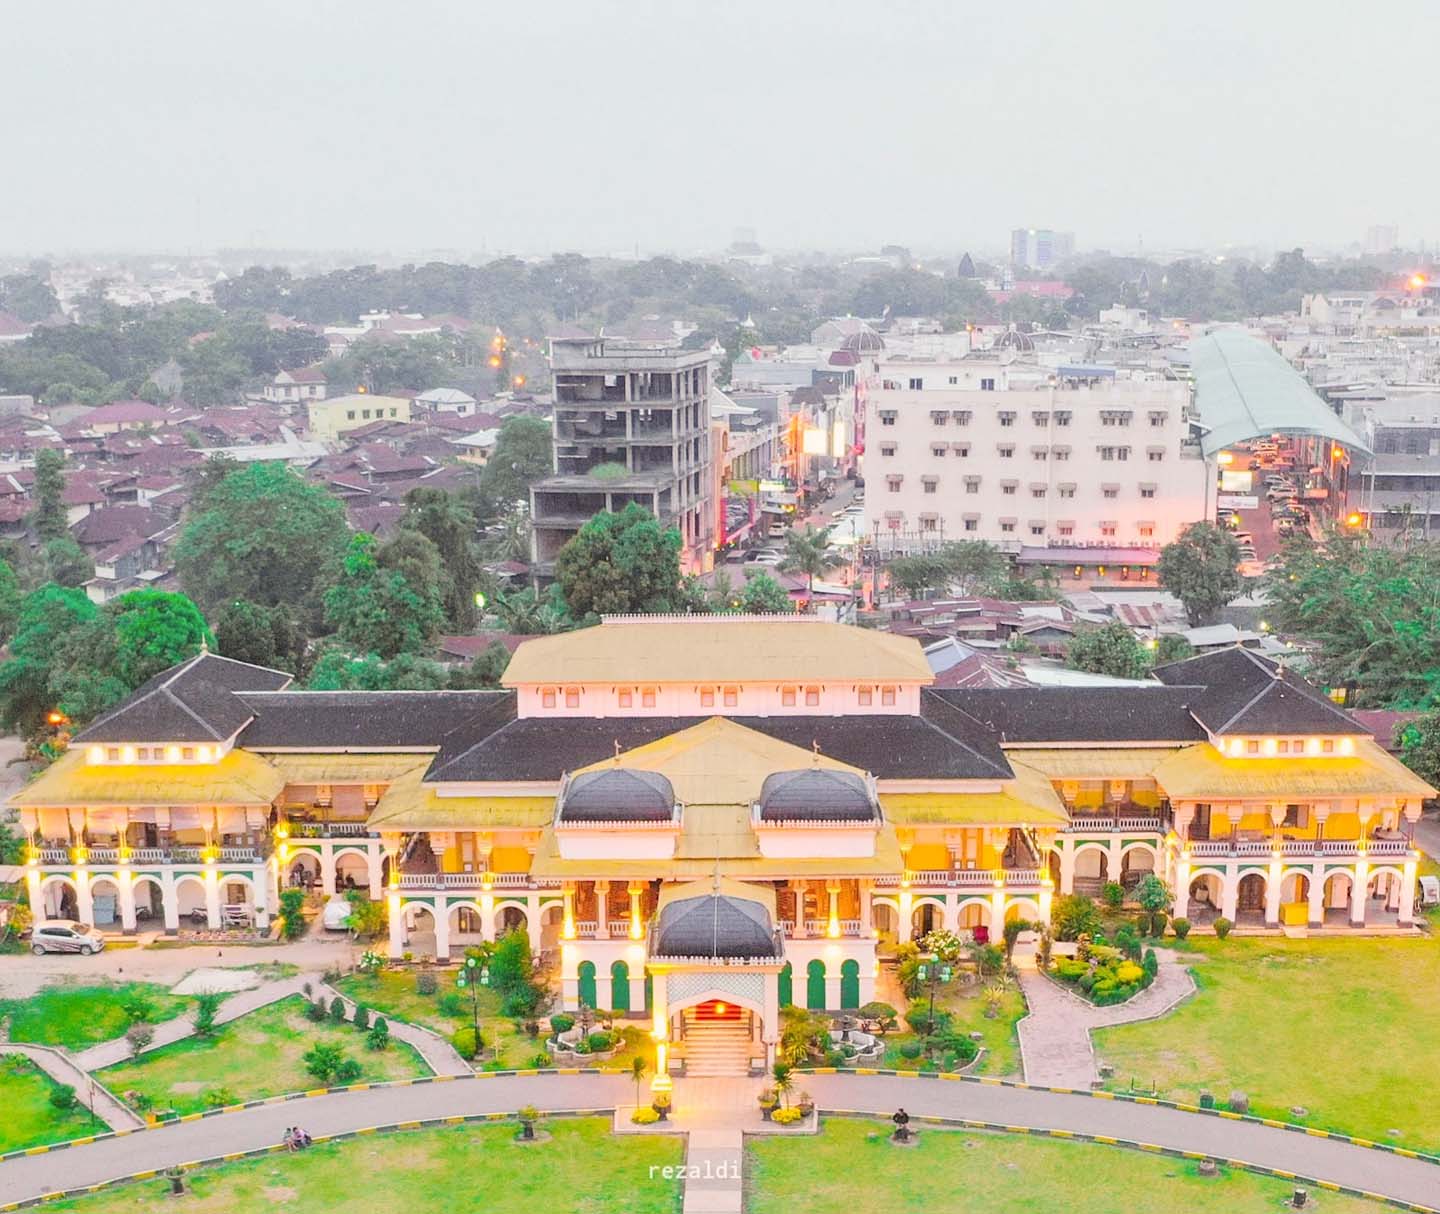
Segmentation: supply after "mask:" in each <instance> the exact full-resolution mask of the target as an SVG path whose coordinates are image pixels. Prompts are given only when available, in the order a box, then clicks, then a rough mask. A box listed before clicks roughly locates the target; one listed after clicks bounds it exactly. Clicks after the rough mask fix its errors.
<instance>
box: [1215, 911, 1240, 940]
mask: <svg viewBox="0 0 1440 1214" xmlns="http://www.w3.org/2000/svg"><path fill="white" fill-rule="evenodd" d="M1213 926H1214V928H1215V935H1216V936H1217V937H1219V938H1220V939H1221V940H1223V939H1225V937H1226V936H1228V935H1229V934H1230V929H1231V928H1232V927H1234V926H1235V925H1234V924H1233V923H1231V922H1230V920H1229V919H1227V918H1225V917H1224V916H1223V915H1222V916H1221V917H1220V918H1218V919H1216V920H1215V922H1214V924H1213Z"/></svg>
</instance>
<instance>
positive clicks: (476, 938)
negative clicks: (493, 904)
mask: <svg viewBox="0 0 1440 1214" xmlns="http://www.w3.org/2000/svg"><path fill="white" fill-rule="evenodd" d="M446 917H447V918H448V920H449V923H450V943H451V945H458V946H460V947H464V946H465V945H467V944H478V943H479V942H480V941H481V940H482V939H483V938H484V931H483V929H482V923H481V920H480V908H479V907H478V906H476V905H475V904H474V903H471V902H460V903H457V904H456V905H455V906H452V907H451V908H450V909H449V910H448V911H447V914H446Z"/></svg>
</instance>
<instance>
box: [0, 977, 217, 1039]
mask: <svg viewBox="0 0 1440 1214" xmlns="http://www.w3.org/2000/svg"><path fill="white" fill-rule="evenodd" d="M137 994H141V995H144V996H145V997H146V998H147V999H148V1000H149V1002H150V1005H151V1008H152V1013H151V1016H150V1019H151V1021H152V1022H153V1023H156V1024H158V1023H160V1022H161V1021H162V1020H169V1019H171V1018H172V1017H175V1016H178V1015H180V1013H181V1012H183V1011H185V1009H186V1008H188V1007H189V1006H190V1000H189V999H188V998H186V997H185V996H182V995H172V994H170V993H169V992H168V990H167V989H166V988H165V987H163V986H156V985H155V984H154V983H150V982H106V983H88V984H86V985H84V986H82V985H80V984H78V983H75V982H64V983H57V984H55V985H52V986H47V987H45V988H43V989H42V990H41V991H40V992H39V994H36V995H32V996H31V997H30V998H28V999H6V1000H0V1019H3V1018H4V1017H5V1016H9V1017H10V1040H11V1041H28V1042H31V1043H32V1044H35V1045H60V1046H65V1047H67V1048H69V1049H72V1050H81V1049H84V1048H85V1047H86V1046H90V1045H94V1044H95V1043H96V1042H100V1041H109V1040H110V1039H111V1038H113V1037H119V1036H120V1035H121V1034H123V1033H124V1032H125V1030H126V1028H128V1027H129V1025H130V1019H129V1017H128V1016H126V1014H125V1012H124V1010H123V1005H124V1004H125V1002H126V1001H127V1000H128V999H131V998H133V997H134V996H135V995H137Z"/></svg>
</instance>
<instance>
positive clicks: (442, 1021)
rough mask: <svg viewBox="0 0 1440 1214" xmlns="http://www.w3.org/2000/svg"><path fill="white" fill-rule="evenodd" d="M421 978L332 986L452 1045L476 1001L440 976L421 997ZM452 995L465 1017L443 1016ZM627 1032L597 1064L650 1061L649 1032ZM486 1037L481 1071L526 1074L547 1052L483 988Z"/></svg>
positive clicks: (383, 975)
mask: <svg viewBox="0 0 1440 1214" xmlns="http://www.w3.org/2000/svg"><path fill="white" fill-rule="evenodd" d="M415 977H416V971H415V970H381V971H378V972H376V973H372V974H350V975H347V976H346V977H344V978H341V979H340V980H339V981H338V982H334V983H331V985H332V986H334V987H335V989H336V990H337V991H339V992H340V993H341V994H343V995H345V996H346V997H347V998H349V999H354V1000H355V1001H356V1002H357V1003H363V1004H364V1005H365V1006H366V1007H368V1008H370V1009H371V1010H372V1011H378V1012H380V1013H381V1014H382V1015H385V1016H393V1017H395V1019H397V1020H407V1021H409V1022H410V1023H411V1024H420V1025H424V1026H425V1027H426V1028H430V1029H434V1030H435V1031H436V1032H437V1033H439V1034H440V1035H441V1036H443V1037H445V1038H446V1039H447V1040H448V1039H449V1037H450V1035H451V1034H452V1033H453V1032H454V1031H455V1030H456V1029H458V1028H461V1027H462V1026H464V1025H468V1024H469V1023H470V1022H471V1019H472V1012H471V1010H470V995H469V993H468V992H462V991H460V990H459V989H458V988H457V987H456V985H455V976H454V973H453V972H446V971H440V970H437V971H435V977H436V980H437V983H438V987H437V990H436V992H435V994H433V995H422V994H420V993H419V992H418V991H417V990H416V989H415ZM446 994H455V995H458V996H459V997H460V1000H461V1005H462V1009H463V1010H462V1011H461V1012H459V1013H458V1014H455V1015H447V1014H445V1013H444V1012H442V1011H441V1010H440V1001H441V999H442V998H443V997H444V996H445V995H446ZM622 1026H623V1032H624V1035H625V1048H624V1049H622V1050H621V1051H620V1052H619V1053H617V1054H616V1055H615V1057H614V1058H613V1059H610V1060H607V1061H601V1062H597V1063H596V1065H597V1066H601V1067H604V1068H606V1069H614V1070H626V1071H628V1070H629V1069H630V1059H631V1058H632V1057H634V1055H635V1052H636V1051H637V1050H639V1051H640V1052H641V1053H642V1054H645V1055H646V1056H647V1057H649V1055H650V1050H649V1047H648V1045H647V1038H646V1031H647V1030H646V1028H645V1027H643V1026H640V1025H635V1024H631V1025H624V1022H622ZM480 1036H481V1037H482V1038H484V1041H485V1053H484V1056H483V1057H482V1058H480V1059H478V1060H477V1064H478V1065H480V1066H490V1067H494V1066H496V1065H498V1066H499V1067H501V1068H503V1069H505V1070H524V1069H526V1068H528V1067H530V1066H531V1064H532V1062H533V1060H534V1059H535V1058H536V1057H537V1056H538V1055H540V1054H543V1053H544V1052H545V1042H544V1040H543V1039H540V1038H531V1037H530V1036H528V1035H527V1034H526V1032H525V1028H524V1022H523V1021H517V1020H514V1019H512V1018H510V1017H508V1016H502V1015H500V1000H499V998H498V997H497V996H496V994H495V992H494V991H490V990H486V989H484V988H483V987H482V988H481V990H480ZM497 1038H498V1040H499V1046H500V1052H499V1056H498V1059H497V1056H496V1052H495V1045H496V1040H497Z"/></svg>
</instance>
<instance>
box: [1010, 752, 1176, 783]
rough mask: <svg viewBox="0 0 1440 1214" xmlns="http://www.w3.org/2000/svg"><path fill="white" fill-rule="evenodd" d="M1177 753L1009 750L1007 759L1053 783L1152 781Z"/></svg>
mask: <svg viewBox="0 0 1440 1214" xmlns="http://www.w3.org/2000/svg"><path fill="white" fill-rule="evenodd" d="M1174 753H1175V750H1174V748H1173V747H1169V746H1155V747H1115V748H1113V749H1107V748H1105V747H1100V746H1095V747H1089V746H1084V747H1080V746H1077V747H1074V748H1058V747H1057V748H1055V749H1048V750H1029V749H1027V748H1025V747H1020V746H1017V747H1007V748H1005V757H1006V758H1007V759H1009V760H1010V761H1011V762H1012V763H1023V764H1025V766H1026V767H1033V768H1034V769H1035V770H1036V771H1039V772H1043V773H1044V774H1045V775H1047V776H1048V777H1049V778H1050V779H1052V780H1148V779H1149V778H1150V777H1151V776H1152V775H1153V774H1154V772H1155V768H1156V767H1158V766H1159V765H1160V764H1161V763H1162V762H1164V760H1166V759H1168V758H1169V757H1170V756H1171V755H1173V754H1174Z"/></svg>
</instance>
